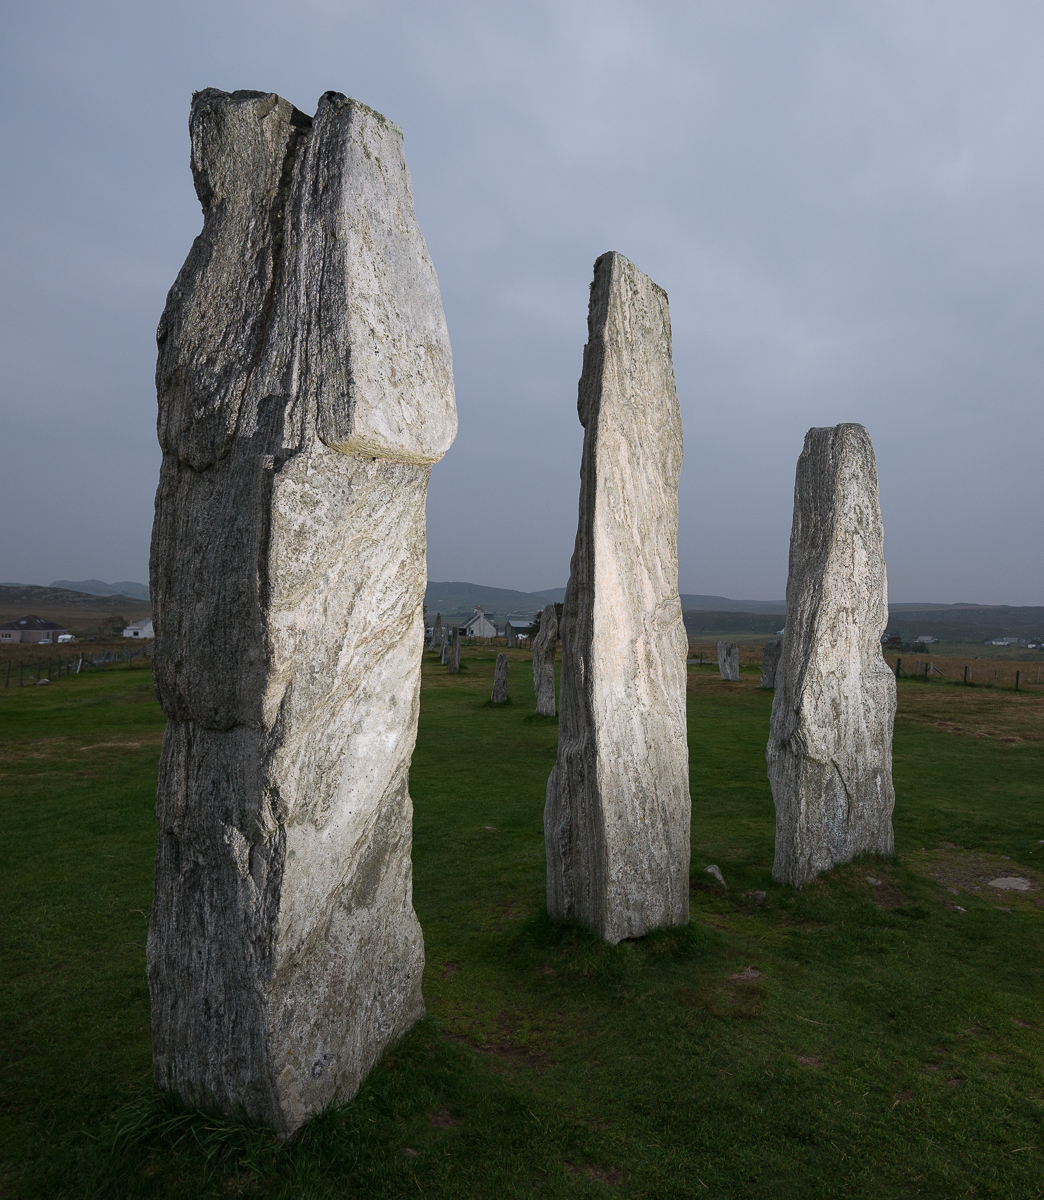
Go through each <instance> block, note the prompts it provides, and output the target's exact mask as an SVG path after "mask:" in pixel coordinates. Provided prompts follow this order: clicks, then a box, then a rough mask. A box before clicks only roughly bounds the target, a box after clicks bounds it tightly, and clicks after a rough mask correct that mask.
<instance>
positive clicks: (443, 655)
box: [439, 625, 450, 666]
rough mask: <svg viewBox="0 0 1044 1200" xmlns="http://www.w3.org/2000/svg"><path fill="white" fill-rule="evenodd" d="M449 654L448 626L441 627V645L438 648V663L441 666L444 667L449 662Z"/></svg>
mask: <svg viewBox="0 0 1044 1200" xmlns="http://www.w3.org/2000/svg"><path fill="white" fill-rule="evenodd" d="M449 652H450V631H449V626H448V625H443V627H442V645H441V646H440V647H439V662H441V663H442V665H443V666H446V664H447V663H448V662H449Z"/></svg>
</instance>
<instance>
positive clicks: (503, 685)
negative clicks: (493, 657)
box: [490, 654, 511, 704]
mask: <svg viewBox="0 0 1044 1200" xmlns="http://www.w3.org/2000/svg"><path fill="white" fill-rule="evenodd" d="M510 669H511V668H510V665H509V663H508V656H507V655H506V654H498V655H497V665H496V667H495V668H494V669H493V695H492V696H491V697H490V699H491V700H492V701H493V703H494V704H503V703H504V701H505V700H507V698H508V690H507V685H508V671H509V670H510Z"/></svg>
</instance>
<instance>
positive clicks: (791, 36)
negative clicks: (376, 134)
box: [0, 0, 1044, 604]
mask: <svg viewBox="0 0 1044 1200" xmlns="http://www.w3.org/2000/svg"><path fill="white" fill-rule="evenodd" d="M1042 50H1044V6H1042V5H1041V4H1040V3H1039V2H1031V3H1020V2H1018V0H1004V2H1003V3H997V2H996V0H982V2H979V3H963V2H961V0H940V2H930V0H895V2H888V0H860V2H857V0H807V2H801V0H686V2H684V3H658V2H656V0H641V2H630V3H613V2H611V0H601V2H598V3H573V2H570V0H554V2H552V3H514V4H507V3H495V2H490V0H483V2H476V3H466V2H456V0H442V2H440V3H438V4H436V3H432V2H428V3H419V2H418V3H409V2H405V0H382V2H381V3H376V2H371V3H355V2H352V0H336V2H335V0H325V2H320V0H291V2H290V3H286V2H284V3H280V4H272V3H268V2H267V0H249V2H244V3H240V2H238V0H206V2H204V3H196V2H194V0H171V2H170V3H166V4H163V5H159V4H149V3H141V2H140V0H131V2H125V3H115V2H108V0H76V2H73V3H70V2H57V0H34V2H33V3H32V4H22V5H17V6H16V5H14V4H8V5H5V6H4V38H3V44H2V48H0V56H2V62H0V67H2V70H0V79H2V82H0V94H2V98H3V101H4V111H5V113H6V120H5V121H4V123H3V127H2V130H0V141H2V148H3V154H4V163H5V166H6V172H5V175H6V179H7V184H6V186H5V187H4V188H3V190H2V192H0V214H2V225H0V228H2V231H3V232H2V239H0V247H2V248H0V272H2V287H0V304H2V319H0V389H2V390H0V410H2V418H3V420H2V425H0V456H2V457H0V488H2V494H0V503H2V511H3V521H2V522H0V578H2V579H4V580H12V581H19V582H24V583H49V582H50V581H51V580H52V579H54V578H59V577H64V578H73V579H79V578H85V577H88V576H94V577H97V578H101V579H106V580H112V579H144V578H145V577H146V574H147V570H148V541H149V531H150V527H151V521H152V497H153V492H154V489H155V483H156V478H157V471H158V462H159V453H158V449H157V445H156V436H155V392H154V387H153V368H154V361H155V341H154V334H155V326H156V322H157V319H158V317H159V314H160V312H161V310H162V307H163V302H164V297H165V294H166V291H167V289H168V288H169V286H170V285H171V283H172V282H173V280H174V277H175V275H176V274H177V271H178V269H179V267H180V265H181V262H182V261H183V259H184V257H185V255H186V253H187V251H188V248H189V245H190V243H191V241H192V238H193V237H194V236H195V234H196V233H197V232H198V231H199V228H200V225H201V217H200V211H199V205H198V203H197V201H196V198H195V194H194V192H193V189H192V181H191V177H190V174H189V169H188V153H189V146H188V135H187V118H188V105H189V99H190V94H191V92H192V91H193V90H195V89H198V88H202V87H207V86H214V87H220V88H224V89H226V90H233V89H235V88H256V89H264V90H271V91H276V92H279V93H280V94H281V95H283V96H286V97H287V98H288V99H289V100H291V101H293V103H294V104H296V105H297V106H298V107H299V108H302V109H305V110H306V111H309V112H311V111H314V109H315V105H316V101H317V100H318V97H319V96H320V94H321V93H322V92H324V91H326V90H328V89H333V90H337V91H342V92H345V93H347V94H349V95H351V96H355V97H357V98H358V99H360V100H362V101H364V102H365V103H367V104H369V105H370V106H372V107H374V108H377V109H379V110H380V111H381V112H383V113H384V114H385V115H387V116H388V117H390V118H391V119H392V120H394V121H396V122H397V123H398V124H399V125H401V126H402V128H403V130H404V133H405V139H406V156H407V162H408V164H409V167H410V171H411V174H412V177H413V187H414V197H415V202H416V208H417V215H418V218H419V221H420V224H421V228H422V230H423V231H424V234H425V237H426V238H427V241H428V247H429V249H430V251H431V255H432V258H433V259H434V261H435V265H436V268H437V270H438V272H439V278H440V281H441V285H442V295H443V302H444V305H445V309H446V315H447V319H448V322H449V329H450V336H451V338H452V341H453V350H454V363H455V371H456V385H457V404H458V411H459V416H460V433H459V435H458V438H457V441H456V444H455V445H454V447H453V448H452V450H451V451H450V452H449V454H448V455H447V456H446V458H445V459H444V461H443V462H442V463H441V464H440V465H439V466H438V467H436V469H435V471H434V473H433V476H432V485H431V491H430V499H429V505H428V518H429V575H430V577H431V578H433V579H439V580H451V579H452V580H471V581H475V582H479V583H485V584H491V585H494V586H501V587H515V588H521V589H524V590H536V589H542V588H549V587H556V586H560V585H562V584H564V583H565V580H566V577H567V574H568V568H569V555H570V553H571V551H572V543H573V537H574V534H575V529H576V499H577V491H578V478H577V470H578V465H579V452H580V443H581V429H580V426H579V423H578V421H577V417H576V380H577V377H578V375H579V371H580V364H581V352H582V348H583V343H584V339H585V336H586V306H587V289H588V285H589V282H590V277H591V267H592V264H593V262H594V259H595V258H596V257H597V255H598V254H600V253H601V252H603V251H605V250H610V249H613V250H619V251H621V252H622V253H624V254H626V255H627V257H629V258H630V259H632V261H634V262H635V263H636V264H637V265H638V266H639V267H640V268H641V269H642V270H644V271H645V272H647V273H648V274H649V275H651V276H652V277H653V278H654V279H655V280H656V281H657V282H658V283H659V284H661V285H662V286H663V287H664V288H666V290H667V292H668V294H669V296H670V301H671V316H672V321H673V326H674V353H675V371H676V376H677V381H678V391H679V395H680V398H681V404H682V414H683V419H684V423H685V441H686V458H685V469H684V475H683V480H682V490H681V525H680V532H679V552H680V584H681V588H682V590H683V591H686V592H711V593H718V594H724V595H728V596H733V597H740V598H748V599H775V598H778V597H781V596H782V595H783V591H784V588H785V584H786V561H787V543H788V538H789V532H790V518H791V502H792V490H793V477H794V464H795V461H796V459H797V456H798V453H799V452H800V449H801V443H802V439H803V437H804V433H805V431H806V429H808V427H809V426H812V425H828V424H835V423H837V422H839V421H860V422H862V423H863V424H865V425H866V426H867V427H868V429H869V430H870V433H871V436H872V438H873V441H874V445H875V448H876V451H877V458H878V466H879V472H880V481H881V499H882V507H883V511H884V520H885V536H886V543H885V546H886V554H887V558H888V568H889V582H890V593H891V597H892V599H893V600H897V601H903V600H905V601H912V600H933V601H947V602H949V601H959V600H964V601H979V602H989V603H1010V604H1042V603H1044V566H1042V556H1041V551H1040V546H1039V543H1038V540H1037V539H1038V536H1039V534H1038V522H1039V518H1040V514H1041V511H1042V499H1044V469H1042V468H1044V461H1042V459H1044V446H1042V432H1044V431H1042V422H1041V388H1042V380H1044V154H1042V134H1044V71H1042V70H1041V66H1040V63H1041V57H1042Z"/></svg>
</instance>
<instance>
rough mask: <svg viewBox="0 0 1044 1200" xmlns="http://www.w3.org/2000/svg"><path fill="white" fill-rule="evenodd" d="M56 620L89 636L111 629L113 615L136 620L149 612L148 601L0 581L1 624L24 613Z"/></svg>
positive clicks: (46, 619)
mask: <svg viewBox="0 0 1044 1200" xmlns="http://www.w3.org/2000/svg"><path fill="white" fill-rule="evenodd" d="M30 615H31V616H34V617H42V618H43V619H44V620H45V621H57V622H58V624H60V625H64V626H65V627H66V628H67V629H68V630H69V631H70V632H71V633H75V634H76V635H77V636H79V637H90V636H93V635H95V634H99V633H102V632H103V631H104V630H106V629H108V628H111V626H112V623H113V619H114V618H115V617H123V618H126V620H128V621H137V620H140V619H141V618H143V617H148V616H151V615H152V606H151V605H150V604H149V602H148V600H136V599H134V598H133V597H132V596H124V595H117V596H93V595H91V594H90V593H89V592H76V591H70V590H69V589H68V588H57V587H35V586H33V585H31V584H22V583H5V584H0V624H3V623H4V622H6V621H17V620H18V619H19V618H20V617H26V616H30Z"/></svg>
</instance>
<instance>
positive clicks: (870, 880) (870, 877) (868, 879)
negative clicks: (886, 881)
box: [866, 875, 881, 887]
mask: <svg viewBox="0 0 1044 1200" xmlns="http://www.w3.org/2000/svg"><path fill="white" fill-rule="evenodd" d="M866 882H867V883H872V884H873V885H874V887H880V886H881V880H880V879H875V878H874V877H873V875H867V877H866Z"/></svg>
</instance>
